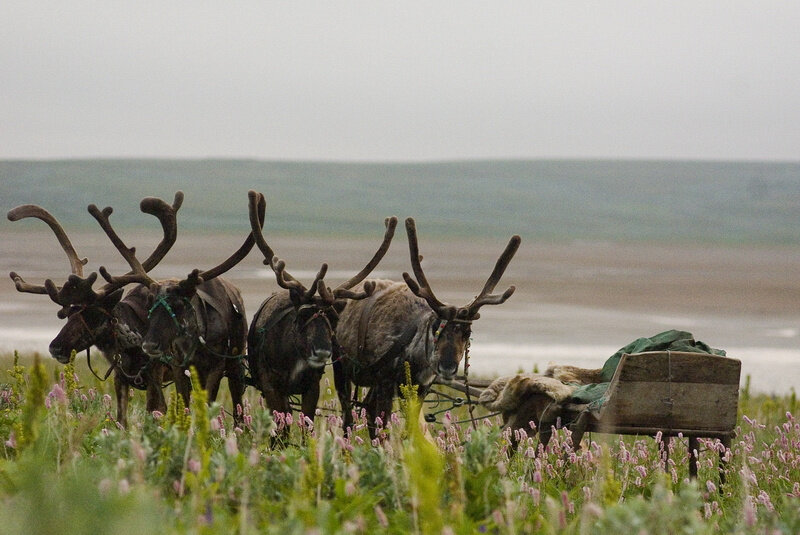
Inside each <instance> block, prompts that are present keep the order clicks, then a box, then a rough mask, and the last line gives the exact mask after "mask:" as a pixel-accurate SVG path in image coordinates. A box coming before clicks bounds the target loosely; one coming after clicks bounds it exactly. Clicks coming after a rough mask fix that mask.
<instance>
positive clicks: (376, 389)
mask: <svg viewBox="0 0 800 535" xmlns="http://www.w3.org/2000/svg"><path fill="white" fill-rule="evenodd" d="M393 393H394V385H392V384H389V385H387V384H385V383H381V384H377V385H375V386H373V387H372V388H370V389H369V394H367V397H366V398H365V399H364V404H365V405H366V406H367V425H368V427H369V437H370V438H371V439H375V438H376V437H377V436H378V431H379V428H378V426H377V423H376V422H375V420H376V418H380V419H381V420H382V421H383V422H384V423H385V422H386V420H387V418H389V417H390V416H391V412H392V400H393V396H392V394H393ZM381 427H382V426H381Z"/></svg>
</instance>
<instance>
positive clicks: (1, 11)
mask: <svg viewBox="0 0 800 535" xmlns="http://www.w3.org/2000/svg"><path fill="white" fill-rule="evenodd" d="M0 28H1V29H2V30H0V158H54V157H97V156H99V157H117V156H135V157H138V156H142V157H252V158H269V159H271V158H279V159H334V160H385V159H390V160H430V159H450V158H486V157H491V158H507V157H519V158H540V157H604V158H617V157H622V158H701V159H757V160H761V159H788V160H798V159H800V2H796V1H793V2H765V1H758V2H740V1H720V2H702V1H697V0H693V1H689V2H683V1H680V2H674V1H658V2H643V1H635V2H615V1H603V2H563V1H559V2H538V1H537V2H471V1H454V2H450V1H448V2H434V1H428V2H410V1H401V2H391V3H388V2H339V1H337V2H319V3H316V2H311V3H309V2H255V1H253V2H200V1H195V2H162V1H158V2H144V1H142V2H113V1H97V2H75V1H71V0H65V1H59V2H40V1H31V0H24V1H15V0H4V1H3V2H1V3H0Z"/></svg>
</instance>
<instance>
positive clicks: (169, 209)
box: [8, 191, 183, 363]
mask: <svg viewBox="0 0 800 535" xmlns="http://www.w3.org/2000/svg"><path fill="white" fill-rule="evenodd" d="M182 202H183V192H180V191H179V192H177V193H176V194H175V200H174V201H173V204H172V206H170V205H169V204H167V203H166V202H164V201H163V200H161V199H157V198H153V197H147V198H145V199H143V200H142V202H141V204H140V209H141V211H142V212H144V213H147V214H151V215H154V216H156V217H157V218H158V219H159V221H160V222H161V226H162V229H163V231H164V237H163V239H162V241H161V243H160V244H159V245H158V247H156V249H155V250H154V251H153V253H152V254H151V255H150V256H149V257H148V258H147V259H146V260H145V261H144V263H143V264H141V265H140V267H141V268H142V270H143V271H145V272H146V271H149V270H151V269H153V268H154V267H155V266H156V265H157V264H158V263H159V262H160V261H161V259H162V258H163V257H164V255H166V253H167V252H168V251H169V249H170V248H171V247H172V245H173V244H174V243H175V238H176V235H177V234H176V233H177V225H176V220H175V216H176V213H177V211H178V209H179V208H180V206H181V204H182ZM112 211H113V210H112V209H111V208H106V209H104V210H103V211H100V210H98V209H97V207H96V206H95V205H90V206H89V212H90V213H91V214H92V216H93V217H95V219H97V220H98V222H99V223H100V225H101V227H102V228H103V229H104V230H105V231H106V233H107V234H108V235H109V237H110V238H111V240H112V242H114V244H115V245H116V246H117V247H118V248H120V247H122V248H123V249H125V253H123V256H125V254H126V253H127V252H128V250H127V248H125V247H124V244H122V241H121V240H120V239H119V237H118V236H117V235H116V233H115V232H114V231H113V228H112V227H111V223H110V221H109V216H110V215H111V213H112ZM25 217H34V218H37V219H41V220H43V221H44V222H45V223H47V224H48V225H49V226H50V228H51V229H52V230H53V232H54V234H55V235H56V238H57V239H58V241H59V243H60V244H61V246H62V248H63V249H64V251H65V252H66V253H67V257H68V258H69V260H70V265H71V267H72V274H71V275H70V276H69V277H68V278H67V281H66V282H65V283H64V285H63V286H61V287H59V286H56V284H55V283H54V282H53V281H52V280H50V279H48V280H46V281H45V283H44V285H43V286H37V285H32V284H28V283H26V282H25V281H24V280H23V279H22V277H20V276H19V275H18V274H16V273H13V272H12V273H11V278H12V279H13V280H14V283H15V284H16V287H17V290H18V291H20V292H29V293H46V294H48V295H49V296H50V298H51V299H52V300H53V302H55V303H57V304H58V305H59V306H60V307H61V308H60V310H59V311H58V316H59V317H60V318H67V323H66V324H65V325H64V326H63V327H62V328H61V330H60V331H59V333H58V334H57V335H56V337H55V338H54V339H53V341H52V342H51V343H50V348H49V349H50V354H51V355H52V356H53V358H55V359H56V360H58V361H59V362H61V363H67V362H69V359H70V356H71V354H72V351H82V350H84V349H87V348H88V347H89V346H91V345H97V346H98V347H100V348H101V349H105V348H106V347H109V346H112V345H116V344H115V342H117V340H116V331H115V329H116V327H117V321H118V319H117V317H116V316H115V315H114V313H113V311H114V308H115V307H116V306H117V304H118V303H119V302H120V300H121V298H122V294H123V286H124V285H125V284H127V282H126V281H125V280H123V279H119V280H118V281H117V282H114V283H111V282H109V284H106V285H105V286H103V287H101V288H100V289H99V290H97V291H95V290H93V289H92V286H93V285H94V283H95V281H96V280H97V273H91V274H90V275H89V276H88V277H86V278H83V265H85V264H86V259H82V260H81V259H79V258H78V256H77V254H76V253H75V249H74V248H73V247H72V244H71V243H70V241H69V238H68V237H67V235H66V233H65V232H64V230H63V228H62V227H61V225H60V224H59V223H58V221H57V220H56V219H55V218H54V217H53V216H52V215H51V214H50V213H49V212H47V210H45V209H44V208H41V207H39V206H34V205H25V206H20V207H17V208H15V209H13V210H11V211H10V212H9V213H8V218H9V219H10V220H11V221H17V220H19V219H22V218H25ZM130 251H133V249H131V250H130ZM129 275H130V274H129Z"/></svg>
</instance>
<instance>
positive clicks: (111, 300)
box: [100, 288, 125, 309]
mask: <svg viewBox="0 0 800 535" xmlns="http://www.w3.org/2000/svg"><path fill="white" fill-rule="evenodd" d="M124 292H125V290H124V289H123V288H120V289H119V290H115V291H113V292H111V293H110V294H108V295H106V296H104V297H103V298H102V299H101V300H100V306H102V307H103V308H108V309H111V308H114V307H115V306H117V303H119V302H120V301H121V300H122V294H123V293H124Z"/></svg>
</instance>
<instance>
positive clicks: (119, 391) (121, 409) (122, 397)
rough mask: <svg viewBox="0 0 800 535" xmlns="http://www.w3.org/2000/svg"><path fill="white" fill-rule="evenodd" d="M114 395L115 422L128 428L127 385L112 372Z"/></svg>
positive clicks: (120, 377) (122, 378)
mask: <svg viewBox="0 0 800 535" xmlns="http://www.w3.org/2000/svg"><path fill="white" fill-rule="evenodd" d="M114 394H116V396H117V421H118V422H119V423H120V425H121V426H122V427H125V428H127V427H128V383H127V381H125V378H124V377H122V376H121V375H120V373H119V372H118V371H116V372H114Z"/></svg>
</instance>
